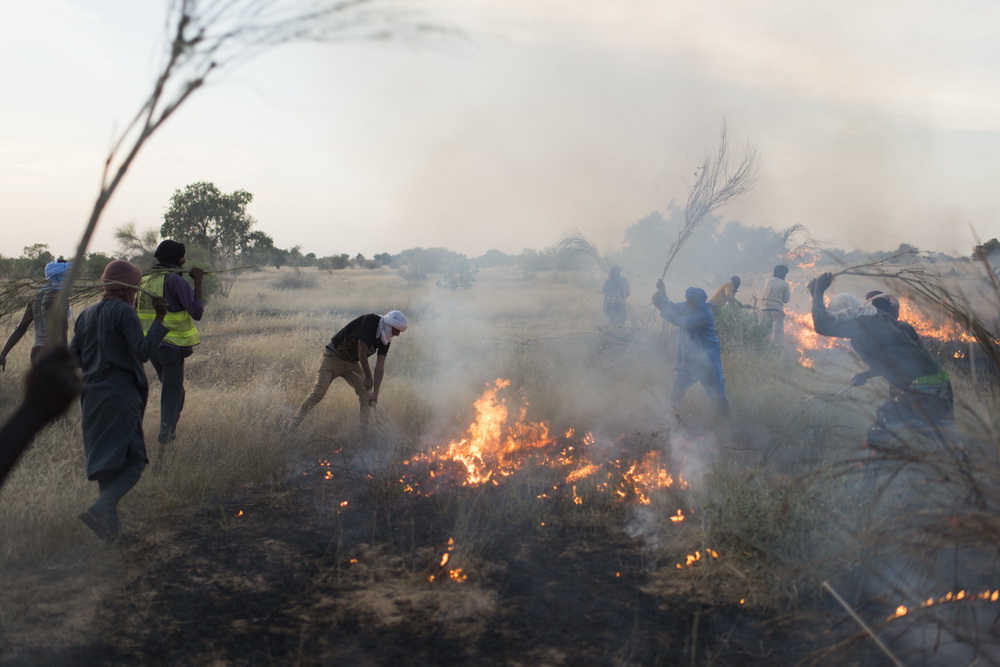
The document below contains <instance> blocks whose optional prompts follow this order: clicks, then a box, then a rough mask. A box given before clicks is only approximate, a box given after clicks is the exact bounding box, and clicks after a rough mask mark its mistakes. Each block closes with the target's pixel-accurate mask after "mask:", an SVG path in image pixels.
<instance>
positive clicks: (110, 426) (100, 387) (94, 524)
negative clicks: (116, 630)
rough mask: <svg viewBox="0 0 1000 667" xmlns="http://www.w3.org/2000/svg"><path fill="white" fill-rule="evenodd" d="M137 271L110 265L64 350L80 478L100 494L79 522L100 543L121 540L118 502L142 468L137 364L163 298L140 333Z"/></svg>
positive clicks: (141, 380)
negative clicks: (74, 364) (78, 437)
mask: <svg viewBox="0 0 1000 667" xmlns="http://www.w3.org/2000/svg"><path fill="white" fill-rule="evenodd" d="M141 280H142V270H141V269H140V268H139V267H137V266H135V265H134V264H131V263H129V262H126V261H125V260H122V259H118V260H115V261H113V262H110V263H109V264H108V265H107V266H106V267H105V269H104V273H103V275H102V276H101V281H102V283H103V290H104V293H103V295H102V300H101V301H100V302H98V303H96V304H94V305H93V306H90V307H89V308H87V309H86V310H84V311H83V312H82V313H80V316H79V317H78V318H77V320H76V325H75V326H74V334H75V335H74V336H73V342H72V343H71V345H70V349H72V350H73V352H74V353H75V354H76V356H77V359H78V360H79V362H80V367H81V368H82V370H83V387H84V388H83V398H82V415H81V417H82V418H81V421H82V426H83V445H84V449H85V451H86V458H87V479H89V480H91V481H96V482H97V484H98V488H99V489H100V495H99V496H98V498H97V501H96V502H95V503H94V504H93V505H91V506H90V508H89V509H87V511H86V512H84V513H83V514H81V515H80V520H81V521H83V523H84V524H86V525H87V527H88V528H90V529H91V530H92V531H94V533H95V534H96V535H97V536H98V537H100V538H101V539H103V540H105V541H108V542H111V541H114V540H116V539H118V538H119V537H120V536H121V532H122V531H121V521H120V520H119V518H118V503H119V501H120V500H121V499H122V497H124V496H125V494H126V493H128V492H129V491H130V490H131V489H132V487H134V486H135V485H136V483H137V482H138V481H139V478H140V477H141V476H142V472H143V469H144V468H145V467H146V463H147V462H148V460H147V458H146V444H145V440H144V438H143V433H142V418H143V415H144V413H145V411H146V399H147V397H148V395H149V384H148V382H147V380H146V371H145V368H144V367H143V363H144V362H146V361H147V360H148V359H149V358H150V357H151V356H152V355H153V353H154V352H155V351H156V347H157V346H158V345H159V344H160V341H161V340H163V337H164V336H166V335H167V328H166V327H165V326H164V325H163V320H164V317H165V316H166V314H167V300H166V299H164V298H161V297H157V298H155V299H153V300H152V303H151V305H152V307H153V310H154V313H155V315H154V317H153V320H152V322H150V324H149V327H148V328H147V331H146V333H145V335H143V327H142V324H140V322H139V318H138V316H137V315H136V312H135V297H136V292H137V287H138V285H139V283H140V281H141Z"/></svg>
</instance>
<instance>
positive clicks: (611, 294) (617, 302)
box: [601, 266, 630, 327]
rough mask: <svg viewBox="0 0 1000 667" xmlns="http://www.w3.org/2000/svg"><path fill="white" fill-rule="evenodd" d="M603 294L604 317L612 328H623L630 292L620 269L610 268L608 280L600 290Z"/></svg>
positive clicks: (618, 267) (617, 267) (616, 267)
mask: <svg viewBox="0 0 1000 667" xmlns="http://www.w3.org/2000/svg"><path fill="white" fill-rule="evenodd" d="M601 293H602V294H604V315H605V316H606V317H607V318H608V322H609V323H610V324H611V325H612V326H618V327H620V326H624V325H625V320H626V318H627V317H628V306H627V305H626V303H625V302H626V301H627V300H628V297H629V294H630V291H629V284H628V280H627V279H626V278H625V277H624V276H623V275H622V267H620V266H612V267H611V271H610V272H609V274H608V279H607V280H605V281H604V287H603V288H602V289H601Z"/></svg>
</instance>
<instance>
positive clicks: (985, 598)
mask: <svg viewBox="0 0 1000 667" xmlns="http://www.w3.org/2000/svg"><path fill="white" fill-rule="evenodd" d="M961 600H979V601H982V602H997V601H1000V589H992V590H991V589H987V590H985V591H980V592H978V593H973V592H971V591H966V590H961V591H958V592H957V593H955V592H952V591H948V592H947V593H945V594H944V595H942V596H940V597H938V598H927V599H926V600H924V601H923V602H921V603H920V604H919V605H918V609H926V608H927V607H933V606H934V605H939V604H945V603H948V602H959V601H961ZM908 613H910V609H909V608H908V607H907V606H906V605H899V606H898V607H896V611H895V613H893V614H892V615H891V616H889V618H887V619H886V620H888V621H891V620H893V619H896V618H899V617H900V616H906V615H907V614H908Z"/></svg>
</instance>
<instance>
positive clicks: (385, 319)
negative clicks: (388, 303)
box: [378, 310, 406, 345]
mask: <svg viewBox="0 0 1000 667" xmlns="http://www.w3.org/2000/svg"><path fill="white" fill-rule="evenodd" d="M393 329H398V330H399V331H406V318H405V317H404V316H403V313H401V312H399V311H398V310H390V311H389V312H388V313H386V314H385V315H383V316H382V318H381V319H380V320H379V321H378V337H379V340H381V341H382V343H384V344H385V345H388V344H389V341H391V340H392V330H393Z"/></svg>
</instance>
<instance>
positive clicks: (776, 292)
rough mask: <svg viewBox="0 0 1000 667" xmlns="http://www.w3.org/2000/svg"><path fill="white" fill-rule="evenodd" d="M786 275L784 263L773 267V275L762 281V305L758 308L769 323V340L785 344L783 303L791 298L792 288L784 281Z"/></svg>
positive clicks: (786, 270) (786, 269)
mask: <svg viewBox="0 0 1000 667" xmlns="http://www.w3.org/2000/svg"><path fill="white" fill-rule="evenodd" d="M787 275H788V267H787V266H785V265H784V264H779V265H777V266H776V267H774V272H773V275H772V276H771V277H770V278H768V279H767V282H765V283H764V298H763V299H762V303H763V306H764V307H763V308H761V309H760V311H761V312H762V313H764V317H765V318H767V320H768V321H769V322H770V323H771V340H773V341H774V342H775V343H776V344H777V345H784V344H785V304H786V303H788V302H789V300H790V299H791V298H792V290H791V289H790V288H789V286H788V283H787V282H785V276H787Z"/></svg>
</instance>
